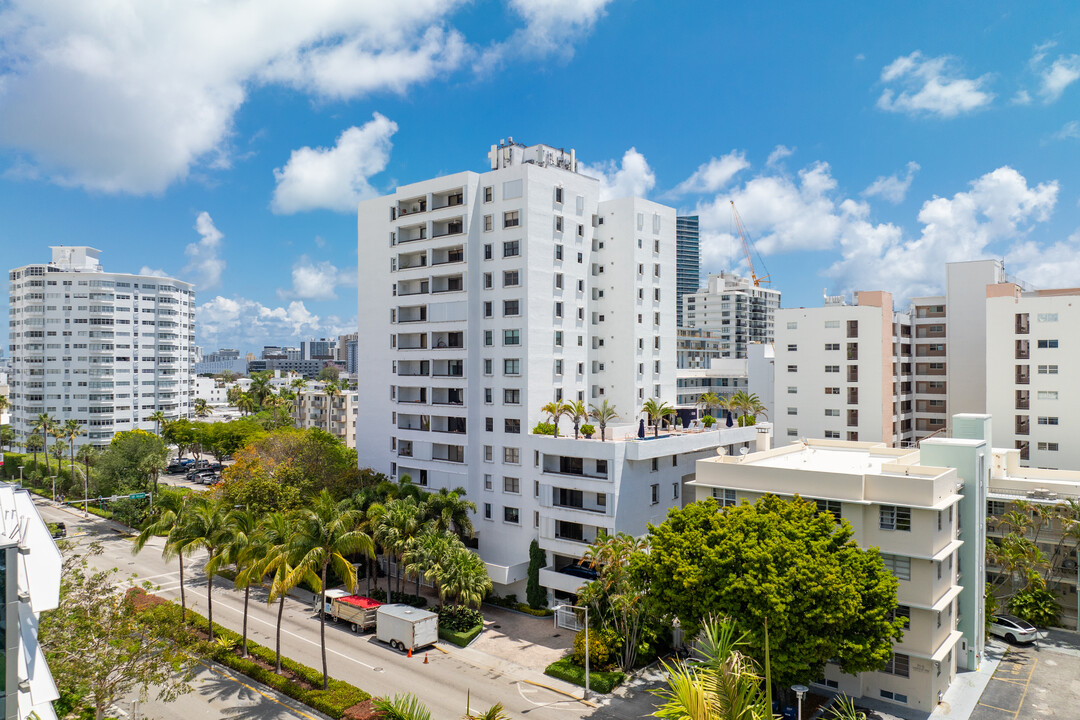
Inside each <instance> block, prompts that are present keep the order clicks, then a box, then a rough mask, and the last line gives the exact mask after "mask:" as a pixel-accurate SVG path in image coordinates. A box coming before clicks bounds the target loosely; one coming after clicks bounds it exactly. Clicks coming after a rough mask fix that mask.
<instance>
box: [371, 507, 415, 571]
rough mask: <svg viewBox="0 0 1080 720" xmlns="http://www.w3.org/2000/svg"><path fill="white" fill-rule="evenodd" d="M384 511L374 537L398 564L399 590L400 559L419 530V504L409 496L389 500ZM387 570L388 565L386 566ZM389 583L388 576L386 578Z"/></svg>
mask: <svg viewBox="0 0 1080 720" xmlns="http://www.w3.org/2000/svg"><path fill="white" fill-rule="evenodd" d="M385 508H386V512H385V513H384V514H383V516H382V518H381V520H380V522H379V523H378V525H377V526H376V528H375V533H376V538H377V539H378V541H379V544H380V545H382V547H383V549H384V550H386V549H389V550H390V552H391V554H392V555H393V556H394V562H395V563H396V564H397V565H398V578H397V585H398V592H401V584H402V580H403V578H402V576H403V574H404V573H402V572H401V559H402V556H403V555H404V554H405V549H406V548H407V547H408V545H409V541H410V540H411V539H412V538H414V537H415V536H416V534H417V533H418V532H419V531H420V519H421V515H420V506H419V505H418V504H417V502H416V500H415V499H414V498H411V497H407V498H397V499H395V500H390V501H388V502H387V503H386V505H385ZM387 570H389V567H387ZM387 585H389V577H388V578H387Z"/></svg>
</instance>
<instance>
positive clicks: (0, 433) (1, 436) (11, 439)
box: [0, 425, 15, 450]
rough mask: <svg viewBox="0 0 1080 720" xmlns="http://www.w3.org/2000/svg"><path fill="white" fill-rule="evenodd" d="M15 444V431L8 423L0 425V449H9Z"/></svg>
mask: <svg viewBox="0 0 1080 720" xmlns="http://www.w3.org/2000/svg"><path fill="white" fill-rule="evenodd" d="M14 444H15V431H14V430H13V429H12V428H11V426H10V425H3V426H0V449H3V450H10V449H11V446H12V445H14Z"/></svg>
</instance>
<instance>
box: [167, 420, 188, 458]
mask: <svg viewBox="0 0 1080 720" xmlns="http://www.w3.org/2000/svg"><path fill="white" fill-rule="evenodd" d="M195 432H196V431H195V425H194V423H192V422H191V421H190V420H188V419H187V418H180V419H179V420H173V421H172V422H170V423H168V424H166V425H165V426H164V428H163V429H162V431H161V439H162V441H164V443H165V444H166V446H168V445H175V446H176V457H178V458H182V457H184V453H186V452H187V451H188V450H189V449H190V448H191V446H192V445H194V444H195V442H196V438H195Z"/></svg>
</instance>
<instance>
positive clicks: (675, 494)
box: [671, 482, 679, 500]
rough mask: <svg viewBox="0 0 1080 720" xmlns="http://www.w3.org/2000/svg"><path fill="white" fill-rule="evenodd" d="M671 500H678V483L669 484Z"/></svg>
mask: <svg viewBox="0 0 1080 720" xmlns="http://www.w3.org/2000/svg"><path fill="white" fill-rule="evenodd" d="M671 499H672V500H678V499H679V483H677V482H674V483H671Z"/></svg>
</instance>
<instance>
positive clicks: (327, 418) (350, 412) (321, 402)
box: [296, 388, 360, 448]
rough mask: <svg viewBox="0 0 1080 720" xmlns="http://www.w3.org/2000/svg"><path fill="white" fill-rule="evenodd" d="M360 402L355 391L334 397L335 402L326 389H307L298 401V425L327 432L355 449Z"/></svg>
mask: <svg viewBox="0 0 1080 720" xmlns="http://www.w3.org/2000/svg"><path fill="white" fill-rule="evenodd" d="M359 402H360V396H359V393H358V392H357V390H356V389H355V388H354V389H352V390H346V391H345V392H342V393H338V394H336V395H334V396H333V399H332V400H331V397H330V396H329V395H327V394H326V392H325V391H324V390H323V389H312V390H306V391H304V392H301V393H300V394H299V396H298V398H297V408H296V418H297V420H298V426H299V427H302V428H313V427H317V428H319V429H320V430H325V431H327V432H328V433H330V434H331V435H333V436H335V437H337V438H338V439H339V440H341V441H342V442H344V443H345V445H347V446H348V447H351V448H355V447H356V416H357V413H358V412H359Z"/></svg>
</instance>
